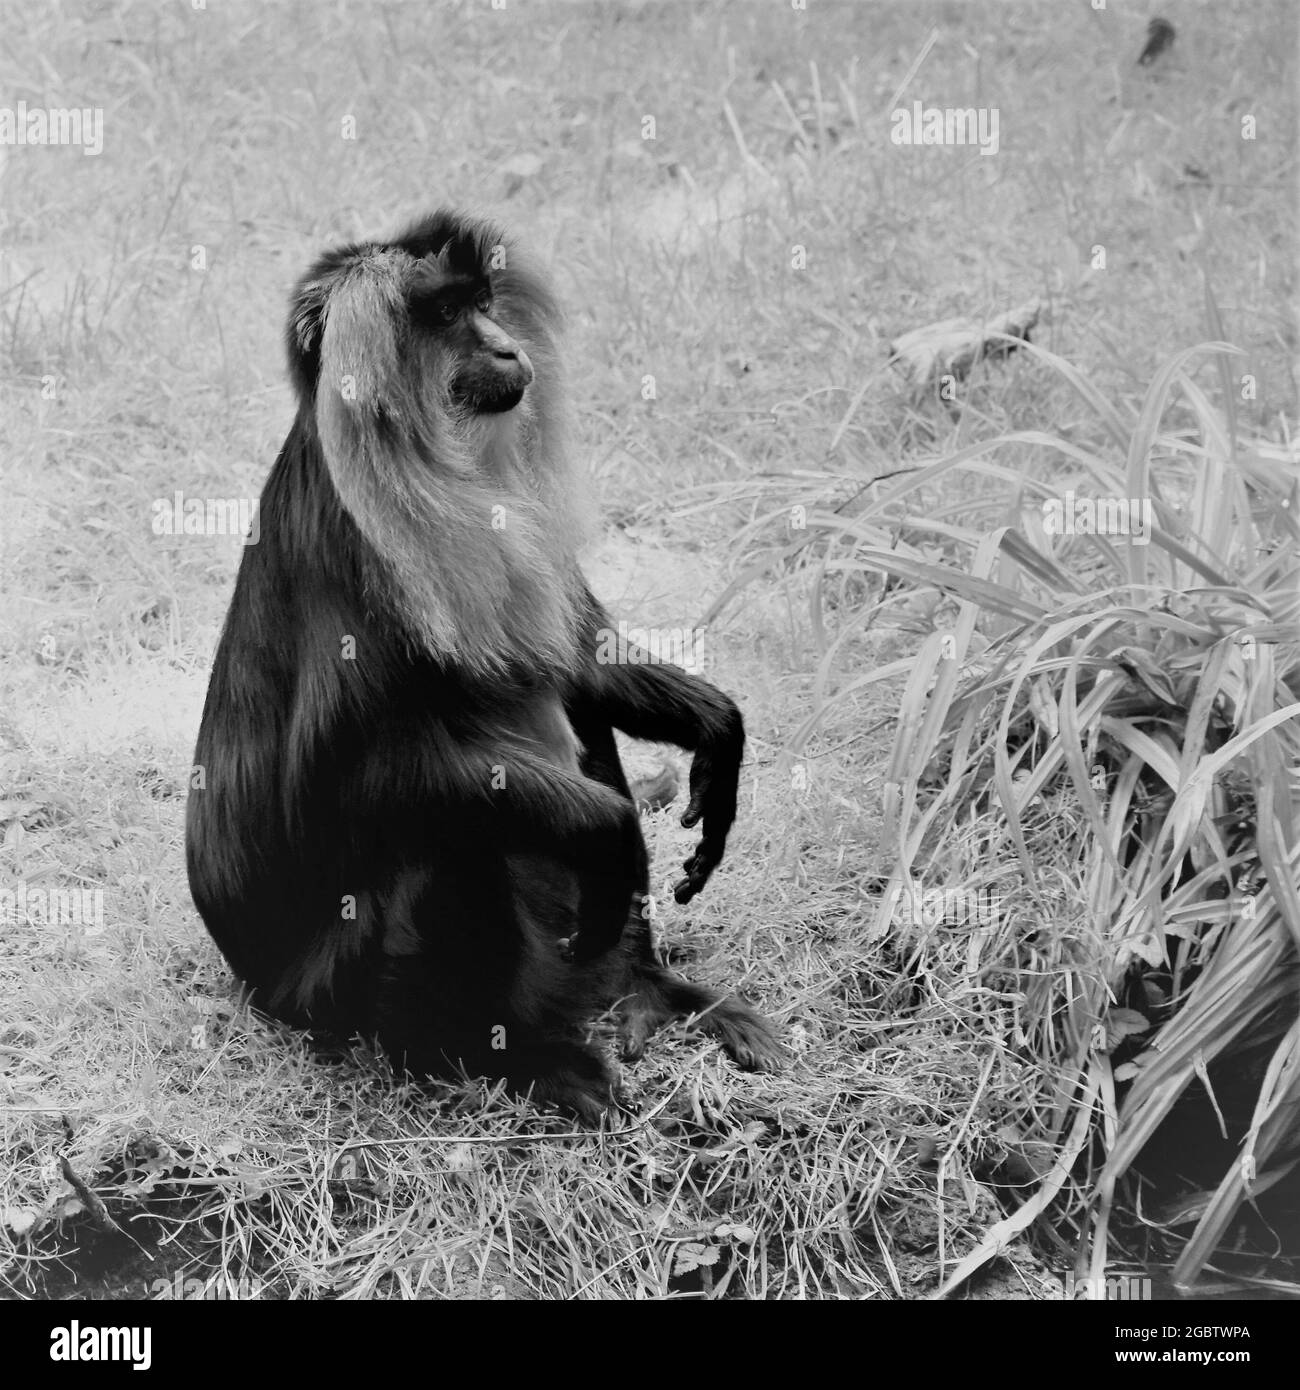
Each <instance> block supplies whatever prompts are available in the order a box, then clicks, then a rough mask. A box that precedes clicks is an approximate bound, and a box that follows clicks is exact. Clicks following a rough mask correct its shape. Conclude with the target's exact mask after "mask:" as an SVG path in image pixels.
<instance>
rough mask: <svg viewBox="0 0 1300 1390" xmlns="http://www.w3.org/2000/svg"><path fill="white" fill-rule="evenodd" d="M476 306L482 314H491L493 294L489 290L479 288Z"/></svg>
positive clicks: (475, 301) (475, 299) (475, 298)
mask: <svg viewBox="0 0 1300 1390" xmlns="http://www.w3.org/2000/svg"><path fill="white" fill-rule="evenodd" d="M474 307H475V308H476V309H477V310H478V311H479V313H480V314H490V313H491V312H492V294H491V292H490V291H489V290H479V292H478V293H477V294H476V295H475V296H474Z"/></svg>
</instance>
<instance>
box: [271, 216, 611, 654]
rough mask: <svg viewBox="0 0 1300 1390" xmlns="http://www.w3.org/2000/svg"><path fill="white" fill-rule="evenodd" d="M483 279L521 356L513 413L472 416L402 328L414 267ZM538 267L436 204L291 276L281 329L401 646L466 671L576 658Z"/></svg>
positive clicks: (445, 367)
mask: <svg viewBox="0 0 1300 1390" xmlns="http://www.w3.org/2000/svg"><path fill="white" fill-rule="evenodd" d="M429 257H439V263H440V264H441V265H442V266H444V267H445V268H446V269H448V270H449V271H450V272H451V273H453V274H456V275H464V276H470V277H472V276H482V277H484V278H486V279H488V280H489V281H490V284H491V287H492V297H493V302H494V307H493V311H492V317H493V318H494V319H496V320H497V321H498V322H499V323H500V324H501V326H502V327H503V328H504V329H505V330H506V331H507V332H508V333H510V334H511V336H512V337H514V338H515V339H516V340H517V341H518V342H519V344H520V345H521V347H522V348H523V349H524V351H525V352H526V353H527V354H528V357H529V359H530V360H531V362H532V364H533V369H534V379H533V382H532V384H531V385H530V386H529V387H528V389H527V391H526V392H525V394H524V398H523V400H522V401H521V402H520V404H519V405H518V406H516V407H515V409H514V410H511V411H508V412H505V413H503V414H497V415H479V416H476V415H473V414H471V413H469V412H467V411H465V410H464V409H463V407H461V406H459V405H458V404H457V403H456V402H455V401H454V399H453V397H452V393H451V389H450V388H451V380H452V375H453V369H454V366H455V363H454V362H453V361H452V360H450V354H449V352H448V351H447V350H446V348H445V347H444V346H443V344H442V343H441V342H440V341H439V339H438V337H437V335H436V334H435V333H433V332H431V331H429V330H428V329H425V328H421V326H420V325H419V324H418V323H416V322H414V321H413V319H412V316H411V314H410V310H409V303H410V294H411V291H412V289H413V287H414V286H415V285H416V283H417V281H418V278H419V276H420V274H421V270H422V266H423V263H424V262H425V260H426V258H429ZM559 323H560V319H559V312H558V310H557V308H556V305H555V301H554V299H553V298H552V296H551V293H550V291H549V289H548V288H547V286H546V283H545V281H544V279H543V278H542V277H541V275H540V274H539V273H538V272H537V271H536V270H535V269H534V268H533V267H532V266H531V265H530V264H529V263H528V262H527V260H526V259H525V258H524V256H523V254H522V252H520V250H519V249H518V247H517V246H516V244H515V243H514V242H513V240H511V239H510V238H508V237H507V236H506V235H505V234H504V233H502V232H501V231H500V230H499V229H498V228H497V227H495V226H493V225H492V224H491V223H487V222H482V221H479V220H476V219H471V218H468V217H465V216H463V215H461V214H457V213H452V212H437V213H434V214H433V215H432V216H430V217H427V218H423V219H421V220H420V221H419V222H417V223H415V224H414V225H412V226H411V227H409V228H408V229H407V230H406V231H405V232H404V233H403V234H402V235H401V236H400V237H398V238H396V239H395V240H394V241H391V242H363V243H355V244H352V245H349V246H344V247H342V248H340V249H338V250H335V251H332V252H330V253H329V254H328V255H326V256H324V257H322V258H321V259H320V260H319V261H318V262H317V263H316V264H315V265H314V266H313V267H312V268H311V270H309V271H308V272H307V274H306V275H305V276H304V277H303V279H302V280H301V281H300V282H299V284H298V287H297V289H296V291H295V293H294V296H293V301H292V306H291V311H290V319H289V331H288V347H289V361H290V369H291V372H292V376H293V381H294V385H295V388H296V390H297V393H298V399H299V415H300V424H301V425H302V426H303V427H304V428H305V429H307V430H308V431H309V432H310V433H311V434H313V435H314V436H315V438H316V439H317V440H318V442H319V446H320V448H319V453H320V456H321V457H322V458H323V460H324V463H325V468H326V470H327V472H328V475H329V482H330V484H331V485H332V487H333V490H334V493H335V494H336V495H337V498H338V501H339V504H340V505H341V507H342V508H343V510H344V511H345V512H346V513H347V514H348V516H349V517H350V518H351V520H352V521H353V522H354V523H355V525H356V528H357V530H358V531H359V532H360V534H361V537H362V538H363V540H364V542H365V545H366V549H367V552H368V553H367V555H366V557H365V560H366V563H367V566H368V568H369V570H370V571H371V577H372V581H373V582H375V583H378V584H383V585H384V586H386V587H387V589H388V590H389V593H390V596H391V598H392V599H393V601H394V604H395V607H396V609H397V611H398V613H399V614H400V615H401V617H402V619H403V621H404V623H405V625H406V628H407V632H408V637H409V639H410V640H411V641H412V642H413V643H414V644H416V645H417V646H418V647H420V648H423V649H424V650H425V651H427V652H428V653H429V654H431V655H432V656H433V657H434V658H435V659H437V660H439V661H441V662H444V663H448V664H452V665H455V666H456V667H458V668H460V669H462V670H464V671H466V672H467V673H469V674H473V675H478V676H481V677H485V678H486V677H501V676H504V675H506V674H508V673H510V672H518V671H520V670H523V669H528V670H533V671H536V670H537V669H538V668H539V667H541V668H543V669H546V668H550V669H552V670H553V671H554V672H555V673H556V674H557V676H558V675H560V674H561V673H563V672H566V671H568V670H570V669H572V667H573V665H574V663H575V662H576V660H577V659H578V658H577V640H578V616H577V615H578V612H579V606H580V602H581V592H582V590H581V578H580V575H579V572H578V568H577V550H578V547H579V545H580V544H581V541H582V538H583V535H584V533H585V530H586V526H585V514H584V511H583V508H582V506H581V504H580V502H579V496H580V489H579V487H578V485H577V478H576V477H575V470H574V465H573V461H572V452H571V449H570V447H569V440H568V433H569V431H568V419H567V408H566V402H565V392H564V383H563V380H562V376H561V365H560V357H559V352H558V350H557V342H556V337H557V333H558V330H559Z"/></svg>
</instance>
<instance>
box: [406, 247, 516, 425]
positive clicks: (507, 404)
mask: <svg viewBox="0 0 1300 1390" xmlns="http://www.w3.org/2000/svg"><path fill="white" fill-rule="evenodd" d="M421 271H422V273H421V275H420V278H419V279H418V281H417V282H416V285H415V287H414V289H413V290H412V292H411V299H410V311H411V320H412V322H413V323H414V324H415V325H416V327H417V331H419V332H421V333H423V334H427V335H428V336H429V338H430V339H431V340H432V343H433V345H434V346H435V347H436V349H437V351H438V354H439V356H440V358H441V359H442V363H443V370H444V371H445V372H446V373H447V377H446V379H447V381H448V383H449V388H450V391H451V397H452V399H453V400H454V401H455V402H456V403H457V404H459V405H461V406H463V407H464V408H465V409H467V410H469V411H472V412H473V413H474V414H476V415H498V414H500V413H502V412H503V411H507V410H513V409H514V408H515V406H517V405H518V404H519V402H520V401H521V400H523V398H524V392H525V391H526V390H527V389H528V387H529V385H530V384H531V383H532V380H533V364H532V363H531V362H530V361H529V360H528V354H527V353H526V352H525V351H524V350H523V348H522V347H520V345H519V344H518V343H517V342H516V341H515V340H514V338H512V337H511V336H510V334H509V333H508V332H507V331H506V330H505V329H504V328H503V327H502V326H501V324H500V323H499V322H498V321H497V319H496V318H495V317H494V314H493V303H492V290H491V286H490V285H489V283H488V281H487V280H486V279H485V278H483V277H479V276H469V277H460V276H450V275H447V274H446V273H444V272H441V271H440V269H439V268H438V267H436V266H426V267H422V268H421Z"/></svg>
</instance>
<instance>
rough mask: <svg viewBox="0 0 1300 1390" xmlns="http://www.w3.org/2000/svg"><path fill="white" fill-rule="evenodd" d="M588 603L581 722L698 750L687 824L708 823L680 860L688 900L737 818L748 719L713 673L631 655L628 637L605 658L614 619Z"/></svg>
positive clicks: (576, 703) (679, 895)
mask: <svg viewBox="0 0 1300 1390" xmlns="http://www.w3.org/2000/svg"><path fill="white" fill-rule="evenodd" d="M588 603H589V609H588V615H587V618H588V628H587V632H586V633H585V634H584V641H585V642H587V643H589V644H590V645H589V646H588V647H587V652H588V659H587V660H586V661H585V663H584V666H583V670H582V672H581V675H580V677H579V679H578V681H577V682H576V683H575V685H574V688H573V690H572V692H571V694H570V697H569V699H568V700H566V705H568V706H569V707H570V710H571V714H572V717H573V720H574V724H575V726H576V727H579V728H580V727H581V726H582V724H583V723H584V722H587V721H589V720H590V719H591V718H592V717H593V716H596V717H598V718H602V719H604V720H606V721H607V722H608V723H610V724H612V725H613V726H614V727H615V728H617V729H621V730H622V731H623V732H624V733H625V734H627V735H628V736H629V737H631V738H635V739H641V740H643V741H645V742H649V743H675V744H676V745H677V746H678V747H679V748H685V749H686V750H687V751H689V752H691V753H693V754H694V755H695V756H694V757H693V759H692V761H691V779H690V787H691V797H690V801H689V803H688V804H687V807H686V812H685V814H684V815H683V816H682V824H683V825H684V826H686V828H687V829H690V828H691V827H692V826H694V825H696V824H698V823H699V822H700V821H703V829H702V832H701V835H700V842H699V844H698V845H697V846H696V849H695V853H694V854H693V855H691V857H690V858H689V859H687V860H686V861H685V862H684V863H683V865H682V867H683V869H684V870H685V872H686V877H685V878H683V879H682V880H681V881H680V882H679V883H677V884H676V886H675V887H674V888H673V897H674V898H676V900H677V901H678V902H679V903H687V902H690V900H691V899H692V898H693V897H694V896H695V895H696V894H697V893H698V892H699V891H700V889H702V888H703V887H704V885H705V884H706V883H707V882H708V881H709V878H710V876H711V875H712V873H713V871H714V869H716V868H717V867H718V865H719V864H720V863H721V862H722V856H723V854H724V853H725V851H726V847H727V836H728V834H729V832H730V830H731V827H732V825H733V823H734V822H735V819H736V793H737V788H738V786H739V782H740V764H741V761H742V759H743V758H744V754H745V725H744V721H743V720H742V718H741V715H740V710H739V709H738V708H737V707H736V704H735V701H734V700H731V699H730V698H729V697H728V696H726V695H724V694H723V693H722V692H721V691H720V690H718V689H716V688H715V687H714V686H712V685H710V684H709V683H708V681H705V680H701V679H700V678H699V677H698V676H692V675H690V674H688V673H687V672H686V671H683V670H682V669H681V668H680V667H678V666H672V665H668V664H663V663H655V662H653V661H652V659H651V657H650V655H649V654H648V653H646V652H643V651H642V650H641V649H640V648H632V650H633V651H634V652H635V654H636V655H637V656H638V657H639V660H638V661H636V662H632V661H629V660H627V655H628V645H627V644H621V645H619V646H618V648H617V657H618V659H617V660H616V661H613V662H603V661H600V660H599V659H598V657H597V653H601V652H603V651H606V650H608V649H609V646H610V644H609V643H601V642H600V641H599V639H598V634H599V633H600V632H602V631H612V630H613V624H612V623H611V621H610V619H609V617H608V615H607V614H606V613H605V612H604V610H603V609H602V608H601V607H600V605H599V604H597V603H596V601H595V599H593V598H591V596H590V595H588Z"/></svg>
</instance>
